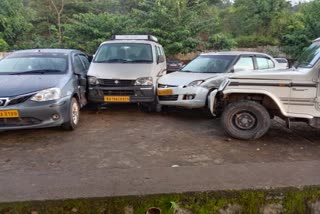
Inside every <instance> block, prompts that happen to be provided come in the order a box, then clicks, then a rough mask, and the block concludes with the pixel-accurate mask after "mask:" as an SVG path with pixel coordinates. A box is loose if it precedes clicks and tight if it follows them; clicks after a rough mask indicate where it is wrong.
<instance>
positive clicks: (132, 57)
mask: <svg viewBox="0 0 320 214" xmlns="http://www.w3.org/2000/svg"><path fill="white" fill-rule="evenodd" d="M94 62H95V63H152V62H153V58H152V48H151V45H149V44H141V43H137V44H134V43H130V44H127V43H109V44H105V45H102V46H101V47H100V48H99V50H98V53H97V55H96V57H95V59H94Z"/></svg>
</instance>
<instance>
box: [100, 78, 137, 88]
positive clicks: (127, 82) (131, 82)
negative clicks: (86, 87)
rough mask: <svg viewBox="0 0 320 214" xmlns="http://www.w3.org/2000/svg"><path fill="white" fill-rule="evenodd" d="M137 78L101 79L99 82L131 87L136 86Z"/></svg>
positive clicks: (107, 84) (111, 85)
mask: <svg viewBox="0 0 320 214" xmlns="http://www.w3.org/2000/svg"><path fill="white" fill-rule="evenodd" d="M134 83H135V80H114V79H99V84H100V85H101V86H105V87H130V86H134Z"/></svg>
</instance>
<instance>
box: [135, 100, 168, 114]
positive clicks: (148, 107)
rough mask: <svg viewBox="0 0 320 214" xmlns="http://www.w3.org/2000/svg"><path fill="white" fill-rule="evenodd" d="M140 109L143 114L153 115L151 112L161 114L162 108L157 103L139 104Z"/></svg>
mask: <svg viewBox="0 0 320 214" xmlns="http://www.w3.org/2000/svg"><path fill="white" fill-rule="evenodd" d="M138 108H139V110H140V111H141V112H144V113H151V112H161V109H162V106H161V105H160V104H158V103H157V102H152V103H138Z"/></svg>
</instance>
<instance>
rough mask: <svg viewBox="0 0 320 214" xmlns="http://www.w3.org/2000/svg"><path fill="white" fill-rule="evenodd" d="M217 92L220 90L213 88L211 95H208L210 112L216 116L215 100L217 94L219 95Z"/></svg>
mask: <svg viewBox="0 0 320 214" xmlns="http://www.w3.org/2000/svg"><path fill="white" fill-rule="evenodd" d="M217 93H218V90H217V89H216V90H213V91H212V92H211V93H210V94H209V97H208V99H209V102H208V103H209V106H208V107H209V109H210V112H211V114H212V115H213V116H216V114H215V101H216V95H217Z"/></svg>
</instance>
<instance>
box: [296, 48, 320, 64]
mask: <svg viewBox="0 0 320 214" xmlns="http://www.w3.org/2000/svg"><path fill="white" fill-rule="evenodd" d="M319 58H320V42H315V43H313V44H312V45H310V47H308V48H307V49H306V50H305V51H304V52H303V53H302V55H301V57H300V58H299V60H298V62H297V64H296V67H301V68H312V67H313V66H314V65H315V64H316V63H317V61H318V60H319Z"/></svg>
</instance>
